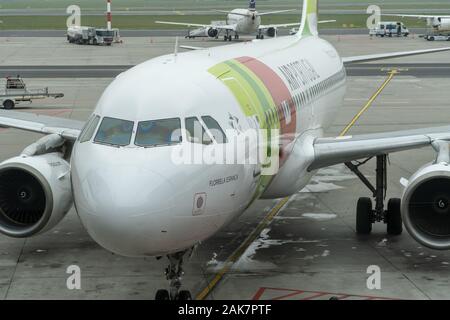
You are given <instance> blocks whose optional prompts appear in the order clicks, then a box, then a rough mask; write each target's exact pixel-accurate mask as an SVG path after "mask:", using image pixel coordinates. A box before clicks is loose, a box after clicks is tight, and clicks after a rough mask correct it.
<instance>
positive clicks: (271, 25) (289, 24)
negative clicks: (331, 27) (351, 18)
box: [259, 20, 336, 30]
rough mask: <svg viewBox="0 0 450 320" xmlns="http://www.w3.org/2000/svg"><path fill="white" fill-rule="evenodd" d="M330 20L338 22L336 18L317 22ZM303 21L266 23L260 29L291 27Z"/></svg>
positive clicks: (328, 21)
mask: <svg viewBox="0 0 450 320" xmlns="http://www.w3.org/2000/svg"><path fill="white" fill-rule="evenodd" d="M330 22H336V20H322V21H318V22H317V23H330ZM300 25H301V23H300V22H297V23H281V24H266V25H260V26H259V29H260V30H266V29H269V28H289V27H298V26H300Z"/></svg>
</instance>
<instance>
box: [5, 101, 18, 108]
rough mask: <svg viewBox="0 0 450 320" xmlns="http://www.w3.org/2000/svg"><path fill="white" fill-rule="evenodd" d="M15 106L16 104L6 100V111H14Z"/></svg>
mask: <svg viewBox="0 0 450 320" xmlns="http://www.w3.org/2000/svg"><path fill="white" fill-rule="evenodd" d="M15 106H16V104H15V103H14V101H12V100H6V101H4V102H3V108H5V109H6V110H11V109H14V107H15Z"/></svg>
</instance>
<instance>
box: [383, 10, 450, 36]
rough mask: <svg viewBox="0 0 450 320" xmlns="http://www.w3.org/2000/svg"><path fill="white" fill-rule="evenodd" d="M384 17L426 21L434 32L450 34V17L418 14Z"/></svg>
mask: <svg viewBox="0 0 450 320" xmlns="http://www.w3.org/2000/svg"><path fill="white" fill-rule="evenodd" d="M383 15H384V16H392V17H402V18H418V19H426V20H427V26H428V27H430V28H432V29H433V31H434V32H439V33H443V32H450V16H433V15H420V14H419V15H416V14H383Z"/></svg>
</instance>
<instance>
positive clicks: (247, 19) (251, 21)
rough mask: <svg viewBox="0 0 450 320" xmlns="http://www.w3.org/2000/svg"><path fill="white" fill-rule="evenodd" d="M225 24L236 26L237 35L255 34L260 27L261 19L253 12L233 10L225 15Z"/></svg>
mask: <svg viewBox="0 0 450 320" xmlns="http://www.w3.org/2000/svg"><path fill="white" fill-rule="evenodd" d="M227 24H228V25H236V33H237V34H255V33H256V32H257V31H258V29H259V26H260V25H261V17H260V16H258V12H256V11H255V10H250V9H234V10H233V11H231V12H230V13H229V14H228V15H227Z"/></svg>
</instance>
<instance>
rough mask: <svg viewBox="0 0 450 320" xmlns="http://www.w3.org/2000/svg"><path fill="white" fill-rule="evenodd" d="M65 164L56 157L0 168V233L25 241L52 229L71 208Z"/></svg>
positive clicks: (22, 159)
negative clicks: (24, 239) (26, 238)
mask: <svg viewBox="0 0 450 320" xmlns="http://www.w3.org/2000/svg"><path fill="white" fill-rule="evenodd" d="M69 168H70V167H69V164H68V163H67V162H66V161H65V160H64V159H62V158H61V157H60V156H58V155H57V154H46V155H41V156H35V157H24V156H21V157H16V158H12V159H10V160H7V161H5V162H3V163H2V164H1V165H0V232H1V233H3V234H5V235H7V236H10V237H15V238H25V237H30V236H33V235H36V234H38V233H42V232H44V231H47V230H49V229H50V228H52V227H54V226H55V225H56V224H57V223H58V222H59V221H60V220H61V219H62V218H63V217H64V216H65V215H66V213H67V212H68V211H69V209H70V208H71V206H72V196H71V186H70V177H69V174H68V173H69V172H70V169H69Z"/></svg>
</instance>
